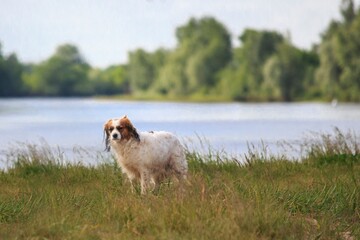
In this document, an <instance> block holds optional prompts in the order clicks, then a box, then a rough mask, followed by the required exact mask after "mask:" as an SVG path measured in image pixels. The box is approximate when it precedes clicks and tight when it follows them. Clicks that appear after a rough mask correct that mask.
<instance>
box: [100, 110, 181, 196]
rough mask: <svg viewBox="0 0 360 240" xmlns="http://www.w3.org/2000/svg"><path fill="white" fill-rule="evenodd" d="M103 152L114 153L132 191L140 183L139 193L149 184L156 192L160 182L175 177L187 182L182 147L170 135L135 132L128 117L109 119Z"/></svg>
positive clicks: (157, 132)
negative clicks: (136, 182)
mask: <svg viewBox="0 0 360 240" xmlns="http://www.w3.org/2000/svg"><path fill="white" fill-rule="evenodd" d="M104 138H105V149H106V150H107V151H110V149H111V150H112V151H113V152H114V153H115V155H116V158H117V162H118V163H119V165H120V167H121V169H122V172H123V173H124V174H126V175H127V177H128V178H129V180H130V183H131V189H132V191H134V189H135V188H134V182H135V181H139V182H140V185H141V194H146V192H147V190H148V189H149V188H150V186H151V185H154V187H153V189H152V190H153V192H158V190H159V188H160V184H161V182H163V181H164V180H165V179H167V178H170V177H173V176H175V177H176V178H177V179H178V180H179V182H180V184H182V182H183V180H186V177H187V170H188V165H187V161H186V158H185V153H184V148H183V146H182V145H181V143H180V141H179V139H178V138H177V137H176V136H175V135H173V134H172V133H170V132H164V131H150V132H138V131H137V130H136V128H135V127H134V126H133V124H132V123H131V121H130V119H129V118H128V117H127V116H124V117H121V118H115V119H110V120H108V121H107V122H106V123H105V125H104Z"/></svg>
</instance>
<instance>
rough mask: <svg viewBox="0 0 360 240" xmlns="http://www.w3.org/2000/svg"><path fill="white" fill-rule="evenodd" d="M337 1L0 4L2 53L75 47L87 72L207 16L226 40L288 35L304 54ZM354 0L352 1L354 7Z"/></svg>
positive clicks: (154, 45) (33, 54)
mask: <svg viewBox="0 0 360 240" xmlns="http://www.w3.org/2000/svg"><path fill="white" fill-rule="evenodd" d="M340 2H341V0H271V1H270V0H207V1H205V0H0V42H1V45H2V52H3V54H5V55H7V54H10V53H12V52H15V53H16V54H17V56H18V58H19V60H20V61H21V62H25V63H28V62H32V63H39V62H41V61H43V60H46V59H47V58H49V57H50V56H51V55H52V54H54V52H55V49H56V48H57V47H58V46H59V45H61V44H64V43H70V44H74V45H75V46H77V47H78V48H79V50H80V52H81V53H82V55H83V56H84V58H85V60H86V61H87V62H88V63H89V64H91V65H92V66H94V67H101V68H104V67H108V66H110V65H113V64H122V63H126V62H127V59H128V52H129V51H133V50H135V49H137V48H142V49H145V50H147V51H154V50H156V49H158V48H160V47H164V48H170V49H172V48H175V47H176V37H175V30H176V28H177V27H179V26H182V25H184V24H186V23H187V22H188V21H189V19H190V18H191V17H195V18H200V17H204V16H213V17H215V18H216V19H217V20H218V21H220V22H221V23H223V24H224V25H225V26H226V28H227V29H228V31H229V32H230V34H231V35H232V39H233V43H234V46H238V45H239V44H240V42H239V41H238V36H239V35H241V33H242V32H243V31H244V30H245V29H246V28H253V29H258V30H275V31H278V32H280V33H282V34H284V35H285V34H287V33H290V36H291V40H292V42H293V44H294V45H295V46H297V47H299V48H304V49H310V48H311V46H312V45H313V44H315V43H318V42H319V41H320V34H321V33H322V32H323V31H324V30H325V29H326V27H327V26H328V24H329V23H330V21H331V20H332V19H340V13H339V6H340ZM359 2H360V0H356V1H355V3H356V6H359Z"/></svg>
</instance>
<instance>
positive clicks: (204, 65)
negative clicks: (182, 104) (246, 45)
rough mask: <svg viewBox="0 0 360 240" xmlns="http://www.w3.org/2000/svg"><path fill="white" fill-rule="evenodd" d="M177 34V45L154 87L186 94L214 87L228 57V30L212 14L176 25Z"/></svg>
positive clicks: (167, 91) (159, 89) (229, 47)
mask: <svg viewBox="0 0 360 240" xmlns="http://www.w3.org/2000/svg"><path fill="white" fill-rule="evenodd" d="M176 37H177V40H178V46H177V48H176V49H175V51H174V52H172V53H171V54H170V56H169V59H168V61H167V63H166V64H165V66H164V67H163V69H162V70H161V71H160V75H159V78H158V81H157V84H156V88H157V90H158V91H160V92H162V93H169V92H170V93H172V94H176V95H188V94H192V93H194V92H197V91H199V90H200V89H204V90H205V91H207V90H208V89H210V88H212V87H214V86H215V84H216V76H217V73H218V72H219V71H220V70H221V69H222V68H223V67H224V66H226V64H227V63H228V62H229V60H230V59H231V54H232V52H231V51H232V50H231V40H230V34H229V33H228V31H227V29H226V28H225V27H224V26H223V25H222V24H221V23H219V22H218V21H216V20H215V19H214V18H211V17H204V18H201V19H199V20H197V19H194V18H192V19H190V21H189V22H188V23H187V24H185V25H184V26H180V27H179V28H177V30H176Z"/></svg>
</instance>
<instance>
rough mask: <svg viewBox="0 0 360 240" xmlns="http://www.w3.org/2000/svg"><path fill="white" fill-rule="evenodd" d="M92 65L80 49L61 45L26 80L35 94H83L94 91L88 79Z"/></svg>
mask: <svg viewBox="0 0 360 240" xmlns="http://www.w3.org/2000/svg"><path fill="white" fill-rule="evenodd" d="M89 69H90V66H89V65H88V64H87V63H86V62H85V60H84V59H83V57H82V56H81V54H80V52H79V51H78V49H77V48H76V47H75V46H73V45H69V44H65V45H61V46H59V47H58V48H57V50H56V52H55V54H54V55H53V56H52V57H50V58H49V59H48V60H46V61H44V62H42V63H41V64H39V65H37V66H35V68H34V69H33V71H32V72H31V73H30V74H29V75H27V76H26V77H25V82H26V84H27V86H28V87H30V89H31V90H32V92H33V93H35V94H40V95H46V96H79V95H80V96H82V95H89V94H90V93H91V92H92V89H91V86H90V84H89V81H88V79H87V75H88V71H89Z"/></svg>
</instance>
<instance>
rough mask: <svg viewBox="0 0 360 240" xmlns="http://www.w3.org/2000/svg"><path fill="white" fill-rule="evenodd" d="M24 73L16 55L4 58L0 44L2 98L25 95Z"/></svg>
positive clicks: (0, 95)
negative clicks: (22, 76) (22, 77)
mask: <svg viewBox="0 0 360 240" xmlns="http://www.w3.org/2000/svg"><path fill="white" fill-rule="evenodd" d="M22 71H23V67H22V64H21V63H20V62H19V60H18V58H17V56H16V54H14V53H12V54H10V55H9V56H3V54H2V46H1V43H0V97H10V96H21V95H23V93H24V92H23V90H24V86H23V84H22V79H21V75H22Z"/></svg>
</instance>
